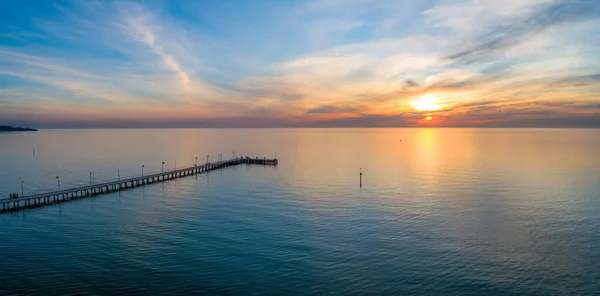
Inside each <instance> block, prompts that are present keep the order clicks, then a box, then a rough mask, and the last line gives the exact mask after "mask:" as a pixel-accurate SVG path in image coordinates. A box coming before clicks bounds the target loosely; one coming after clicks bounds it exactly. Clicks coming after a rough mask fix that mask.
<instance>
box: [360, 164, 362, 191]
mask: <svg viewBox="0 0 600 296" xmlns="http://www.w3.org/2000/svg"><path fill="white" fill-rule="evenodd" d="M360 187H361V188H362V168H360Z"/></svg>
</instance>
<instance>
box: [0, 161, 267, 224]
mask: <svg viewBox="0 0 600 296" xmlns="http://www.w3.org/2000/svg"><path fill="white" fill-rule="evenodd" d="M238 164H258V165H275V166H276V165H277V164H278V160H277V159H267V158H250V157H245V158H244V157H242V158H235V159H230V160H225V161H219V162H215V163H207V164H203V165H197V166H193V167H188V168H183V169H178V170H173V171H168V172H163V173H158V174H151V175H147V176H140V177H135V178H129V179H123V180H117V181H112V182H106V183H100V184H94V185H90V186H84V187H78V188H72V189H67V190H60V191H54V192H48V193H41V194H34V195H29V196H23V197H19V198H12V199H11V198H7V199H0V204H1V206H0V213H7V212H14V211H18V210H20V209H25V208H35V207H41V206H46V205H52V204H57V203H60V202H65V201H70V200H75V199H81V198H85V197H91V196H97V195H101V194H107V193H111V192H116V191H121V190H125V189H129V188H135V187H140V186H144V185H147V184H153V183H157V182H164V181H168V180H172V179H176V178H181V177H185V176H190V175H196V174H201V173H204V172H209V171H213V170H216V169H220V168H224V167H228V166H233V165H238Z"/></svg>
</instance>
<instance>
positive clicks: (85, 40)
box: [0, 0, 600, 127]
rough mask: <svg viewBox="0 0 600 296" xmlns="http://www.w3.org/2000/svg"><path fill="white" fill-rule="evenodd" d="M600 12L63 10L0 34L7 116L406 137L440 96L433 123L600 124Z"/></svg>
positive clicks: (311, 7) (350, 4)
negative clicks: (374, 131)
mask: <svg viewBox="0 0 600 296" xmlns="http://www.w3.org/2000/svg"><path fill="white" fill-rule="evenodd" d="M599 3H600V2H598V1H594V0H577V1H569V0H519V1H516V0H501V1H496V0H478V1H473V0H439V1H434V0H432V1H419V2H416V1H408V0H407V1H372V0H352V1H307V2H295V3H287V2H286V3H283V2H273V3H261V4H256V3H255V4H253V5H246V4H244V3H238V4H236V5H233V6H232V5H225V4H223V3H220V2H204V3H202V5H198V3H195V2H181V3H179V2H173V3H171V2H169V3H167V2H164V3H163V2H156V3H155V2H137V1H135V2H134V1H85V2H81V1H71V2H68V1H67V2H62V3H61V4H60V5H54V6H49V7H50V8H48V7H46V8H45V9H47V11H45V13H43V14H39V15H33V16H32V18H31V20H30V22H26V23H1V22H2V21H0V117H2V118H6V119H10V120H25V121H27V120H30V121H31V122H34V123H36V125H41V126H60V127H64V126H69V121H65V120H63V119H62V118H64V117H66V116H65V115H68V117H69V118H72V120H71V121H70V124H71V125H72V126H94V125H97V126H109V125H110V126H115V125H119V123H120V124H122V125H124V126H140V125H147V126H156V125H164V126H178V125H181V126H193V125H201V126H238V125H241V126H406V125H420V124H422V122H421V119H423V117H424V116H425V114H426V113H427V112H420V111H417V110H415V109H414V108H413V104H412V102H413V101H415V100H419V99H422V98H434V99H436V100H438V104H440V105H441V106H442V108H440V110H437V111H435V112H431V113H433V116H434V117H435V118H436V123H435V124H438V125H454V126H465V125H493V126H498V125H503V124H506V125H515V126H518V125H522V126H525V125H536V124H538V125H552V126H554V125H560V124H563V125H565V126H577V125H580V126H590V125H594V124H596V123H597V120H595V118H597V117H598V116H599V114H600V113H599V110H598V103H599V102H600V79H599V77H598V75H599V74H598V73H600V56H599V54H598V52H600V39H599V38H598V35H597V29H598V27H599V26H600V4H599ZM16 11H18V7H17V8H16ZM267 12H271V13H267ZM32 110H36V111H32ZM40 112H43V114H40ZM569 120H571V121H569ZM109 121H110V124H108V122H109ZM82 122H85V124H83V123H82ZM517 123H518V124H517Z"/></svg>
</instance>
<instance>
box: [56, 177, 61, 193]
mask: <svg viewBox="0 0 600 296" xmlns="http://www.w3.org/2000/svg"><path fill="white" fill-rule="evenodd" d="M56 182H57V183H58V191H60V178H59V177H58V176H56Z"/></svg>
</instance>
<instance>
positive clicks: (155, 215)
mask: <svg viewBox="0 0 600 296" xmlns="http://www.w3.org/2000/svg"><path fill="white" fill-rule="evenodd" d="M34 149H35V156H34V155H33V150H34ZM233 151H235V152H236V153H237V155H238V156H246V155H250V156H253V157H255V156H258V157H277V158H279V159H280V164H279V166H277V167H264V166H245V165H244V166H237V167H231V168H226V169H223V170H218V171H213V172H210V173H208V174H203V175H198V176H190V177H186V178H182V179H178V180H174V181H169V182H165V183H159V184H154V185H150V186H146V187H142V188H136V189H132V190H127V191H123V192H121V193H114V194H109V195H104V196H99V197H96V198H93V199H92V198H90V199H82V200H78V201H73V202H68V203H64V204H62V205H60V206H58V205H57V206H49V207H45V208H39V209H34V210H28V211H23V212H19V213H16V214H3V215H0V295H19V294H23V295H25V294H26V295H34V294H37V295H70V294H72V295H75V294H116V293H121V294H134V293H136V294H147V295H155V294H157V293H164V294H172V295H189V294H195V293H198V294H270V295H308V294H332V295H335V294H355V295H365V294H373V295H399V294H413V295H419V294H421V295H431V294H444V295H452V294H455V295H507V294H520V295H599V294H600V130H597V129H581V130H578V129H175V130H173V129H157V130H154V129H145V130H42V131H39V132H31V133H2V134H0V196H3V197H4V196H8V194H9V193H11V192H20V190H21V181H24V183H23V190H24V193H25V195H27V194H32V193H39V192H44V191H51V190H55V189H56V188H57V186H58V184H57V180H56V176H59V177H60V183H61V184H60V186H61V187H62V188H69V187H74V186H80V185H85V184H89V179H90V171H92V172H93V175H94V180H93V181H94V182H96V183H98V182H101V181H106V180H114V179H116V178H117V174H119V175H120V176H121V177H122V178H124V177H126V176H135V175H140V174H141V167H142V165H144V173H151V172H159V171H160V170H161V163H162V162H163V161H164V162H165V170H166V169H171V168H173V167H175V166H177V167H183V166H188V165H193V164H194V163H195V161H196V157H198V162H199V163H202V162H205V161H206V155H209V157H210V158H209V160H211V161H212V160H216V159H218V158H219V153H221V154H222V156H221V157H222V158H223V159H225V158H231V157H232V152H233ZM175 162H176V163H175ZM361 168H362V171H363V173H364V176H363V187H362V188H360V187H359V175H358V174H359V170H360V169H361Z"/></svg>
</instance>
